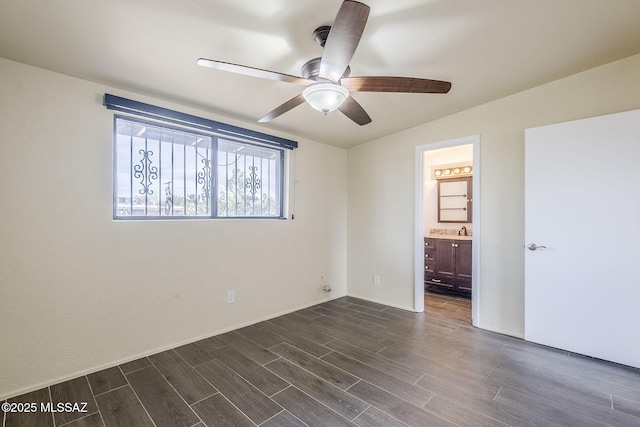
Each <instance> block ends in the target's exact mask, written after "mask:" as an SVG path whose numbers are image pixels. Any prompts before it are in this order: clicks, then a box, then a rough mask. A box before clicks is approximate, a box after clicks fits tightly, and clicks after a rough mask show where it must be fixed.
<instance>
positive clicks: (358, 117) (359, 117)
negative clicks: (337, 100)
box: [338, 96, 371, 126]
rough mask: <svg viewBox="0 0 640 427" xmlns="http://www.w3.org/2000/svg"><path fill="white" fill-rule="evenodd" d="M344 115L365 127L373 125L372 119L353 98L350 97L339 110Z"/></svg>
mask: <svg viewBox="0 0 640 427" xmlns="http://www.w3.org/2000/svg"><path fill="white" fill-rule="evenodd" d="M338 109H339V110H340V111H341V112H342V114H344V115H345V116H347V117H349V118H350V119H351V120H353V121H354V122H356V123H357V124H359V125H360V126H364V125H366V124H368V123H371V117H369V115H368V114H367V112H366V111H364V108H362V106H361V105H360V104H358V102H357V101H356V100H355V99H353V97H352V96H350V97H348V98H347V100H346V101H344V103H343V104H342V105H341V106H340V108H338Z"/></svg>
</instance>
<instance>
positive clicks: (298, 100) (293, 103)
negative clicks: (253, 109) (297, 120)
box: [258, 94, 304, 123]
mask: <svg viewBox="0 0 640 427" xmlns="http://www.w3.org/2000/svg"><path fill="white" fill-rule="evenodd" d="M302 103H304V97H303V96H302V94H300V95H298V96H296V97H294V98H291V99H290V100H288V101H287V102H285V103H284V104H282V105H281V106H279V107H277V108H276V109H274V110H273V111H271V112H269V113H268V114H267V115H266V116H264V117H263V118H261V119H260V120H258V121H259V122H260V123H265V122H270V121H271V120H273V119H275V118H276V117H278V116H281V115H282V114H284V113H286V112H287V111H289V110H292V109H294V108H296V107H297V106H298V105H300V104H302Z"/></svg>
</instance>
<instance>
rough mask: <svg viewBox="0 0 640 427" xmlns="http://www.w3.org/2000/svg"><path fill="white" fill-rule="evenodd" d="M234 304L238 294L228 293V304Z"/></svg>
mask: <svg viewBox="0 0 640 427" xmlns="http://www.w3.org/2000/svg"><path fill="white" fill-rule="evenodd" d="M234 302H236V292H235V291H227V304H233V303H234Z"/></svg>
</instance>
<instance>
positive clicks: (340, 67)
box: [197, 0, 451, 126]
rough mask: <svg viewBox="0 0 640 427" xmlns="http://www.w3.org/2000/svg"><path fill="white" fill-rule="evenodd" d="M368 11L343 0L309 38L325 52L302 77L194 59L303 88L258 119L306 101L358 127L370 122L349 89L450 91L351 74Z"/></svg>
mask: <svg viewBox="0 0 640 427" xmlns="http://www.w3.org/2000/svg"><path fill="white" fill-rule="evenodd" d="M369 10H370V8H369V6H367V5H366V4H363V3H360V2H358V1H354V0H345V1H344V2H343V3H342V6H341V7H340V10H339V11H338V15H337V16H336V19H335V21H334V23H333V25H332V26H322V27H319V28H317V29H316V30H315V31H314V32H313V37H314V39H315V40H316V42H318V44H320V46H322V47H323V48H324V51H323V53H322V57H320V58H314V59H311V60H310V61H308V62H306V63H305V64H304V65H303V66H302V70H301V73H302V75H303V77H296V76H292V75H288V74H283V73H279V72H275V71H269V70H262V69H260V68H254V67H248V66H245V65H238V64H231V63H228V62H222V61H216V60H213V59H206V58H200V59H198V61H197V63H198V65H201V66H203V67H209V68H214V69H217V70H223V71H229V72H232V73H238V74H244V75H247V76H253V77H260V78H263V79H270V80H276V81H282V82H288V83H295V84H298V85H301V86H306V87H305V88H304V90H303V91H302V93H301V94H300V95H297V96H295V97H294V98H292V99H290V100H289V101H287V102H285V103H284V104H282V105H280V106H279V107H277V108H276V109H274V110H273V111H271V112H269V113H268V114H267V115H265V116H264V117H263V118H261V119H260V120H259V121H260V122H269V121H271V120H273V119H275V118H276V117H278V116H280V115H282V114H284V113H286V112H287V111H289V110H291V109H293V108H295V107H297V106H298V105H300V104H302V103H304V102H305V101H307V102H308V103H309V105H311V106H312V107H313V108H315V109H316V110H318V111H322V112H324V113H325V114H326V113H328V112H330V111H333V110H336V109H338V110H340V111H341V112H342V113H343V114H344V115H345V116H347V117H348V118H349V119H351V120H353V121H354V122H356V123H357V124H359V125H361V126H362V125H366V124H367V123H371V117H369V115H368V114H367V112H366V111H365V110H364V108H362V106H361V105H360V104H358V102H356V100H355V99H353V97H352V96H351V95H350V92H402V93H447V92H449V90H450V89H451V83H449V82H445V81H441V80H429V79H420V78H413V77H391V76H365V77H350V73H351V69H350V68H349V62H351V58H352V57H353V54H354V53H355V51H356V48H357V47H358V43H359V42H360V38H361V37H362V33H363V31H364V27H365V25H366V24H367V18H368V17H369Z"/></svg>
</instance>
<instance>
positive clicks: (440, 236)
mask: <svg viewBox="0 0 640 427" xmlns="http://www.w3.org/2000/svg"><path fill="white" fill-rule="evenodd" d="M426 237H429V238H431V239H453V240H471V239H472V238H473V236H458V235H457V234H429V235H427V236H426Z"/></svg>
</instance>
